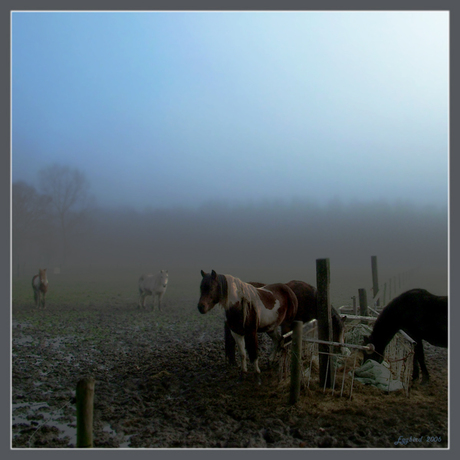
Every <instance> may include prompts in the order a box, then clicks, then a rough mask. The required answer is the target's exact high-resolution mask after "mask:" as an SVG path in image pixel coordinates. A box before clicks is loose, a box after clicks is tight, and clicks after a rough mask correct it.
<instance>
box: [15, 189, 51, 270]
mask: <svg viewBox="0 0 460 460" xmlns="http://www.w3.org/2000/svg"><path fill="white" fill-rule="evenodd" d="M50 201H51V199H50V197H48V196H46V195H41V194H39V193H38V192H37V190H36V189H35V188H34V187H32V186H31V185H28V184H26V183H25V182H22V181H19V182H15V183H14V184H13V187H12V243H13V266H15V267H16V270H17V272H16V274H17V275H18V276H19V275H20V267H21V265H22V271H24V269H25V262H26V260H30V259H31V258H35V257H37V256H38V258H39V259H40V258H41V257H42V256H43V255H44V254H46V253H48V254H46V255H49V252H50V251H51V242H52V240H53V228H52V225H51V222H50V220H51V216H50V212H49V211H48V206H49V203H50Z"/></svg>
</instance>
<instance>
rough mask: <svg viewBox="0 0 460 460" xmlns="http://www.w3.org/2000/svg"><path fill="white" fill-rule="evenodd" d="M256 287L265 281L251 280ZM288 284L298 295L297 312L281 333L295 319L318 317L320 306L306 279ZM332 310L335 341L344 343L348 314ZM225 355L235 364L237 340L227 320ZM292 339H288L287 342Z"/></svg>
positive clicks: (283, 331) (287, 328) (314, 289)
mask: <svg viewBox="0 0 460 460" xmlns="http://www.w3.org/2000/svg"><path fill="white" fill-rule="evenodd" d="M249 284H252V285H253V286H255V287H263V286H264V283H259V282H250V283H249ZM285 284H286V286H288V287H290V288H291V289H292V292H294V294H295V296H296V297H297V303H298V306H297V313H296V315H295V318H294V319H293V320H292V321H289V319H287V320H285V321H284V322H283V324H282V325H281V334H285V333H286V332H288V331H290V330H292V328H293V322H294V321H302V322H304V323H308V322H309V321H311V320H313V319H318V307H317V291H316V288H315V287H313V286H311V285H310V284H308V283H305V282H304V281H299V280H292V281H289V282H288V283H285ZM331 312H332V330H333V341H334V342H340V343H344V324H345V320H346V316H344V317H342V316H340V314H339V313H338V311H337V310H336V309H335V308H334V307H333V306H332V305H331ZM224 332H225V356H226V358H227V359H228V361H229V363H230V364H235V363H236V359H235V341H234V340H233V337H232V335H231V333H230V330H229V328H228V324H227V322H225V331H224ZM289 341H290V338H288V339H287V341H286V343H288V342H289ZM282 345H283V344H282V343H280V345H279V347H278V349H281V347H282Z"/></svg>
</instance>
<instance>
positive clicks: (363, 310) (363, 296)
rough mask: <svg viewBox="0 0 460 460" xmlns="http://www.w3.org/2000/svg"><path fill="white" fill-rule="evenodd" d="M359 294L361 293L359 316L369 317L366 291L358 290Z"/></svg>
mask: <svg viewBox="0 0 460 460" xmlns="http://www.w3.org/2000/svg"><path fill="white" fill-rule="evenodd" d="M358 292H359V314H360V315H361V316H368V311H367V293H366V289H358Z"/></svg>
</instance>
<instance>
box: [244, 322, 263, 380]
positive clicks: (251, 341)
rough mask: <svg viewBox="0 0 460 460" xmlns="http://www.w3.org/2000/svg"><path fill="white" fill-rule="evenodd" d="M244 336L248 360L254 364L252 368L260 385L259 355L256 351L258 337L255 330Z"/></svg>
mask: <svg viewBox="0 0 460 460" xmlns="http://www.w3.org/2000/svg"><path fill="white" fill-rule="evenodd" d="M245 338H246V349H247V350H248V354H249V360H250V361H251V363H253V364H254V370H255V372H256V379H257V383H258V384H259V385H260V384H261V383H262V382H261V379H260V368H259V357H258V356H257V351H258V337H257V331H256V330H254V331H252V332H251V333H250V334H248V335H246V336H245Z"/></svg>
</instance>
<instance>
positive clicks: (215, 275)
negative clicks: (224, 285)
mask: <svg viewBox="0 0 460 460" xmlns="http://www.w3.org/2000/svg"><path fill="white" fill-rule="evenodd" d="M211 276H212V277H213V279H217V273H216V272H215V271H214V270H213V271H212V272H211Z"/></svg>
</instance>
